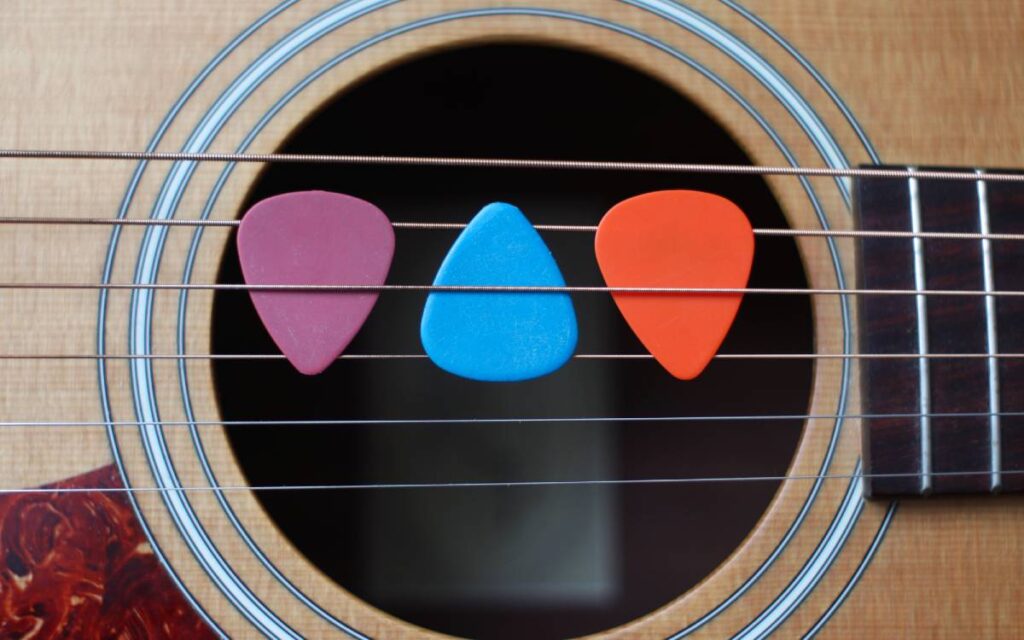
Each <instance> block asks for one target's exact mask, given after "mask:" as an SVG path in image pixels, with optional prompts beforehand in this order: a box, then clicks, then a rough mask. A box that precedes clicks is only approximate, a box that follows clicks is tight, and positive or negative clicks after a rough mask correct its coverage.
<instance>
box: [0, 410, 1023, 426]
mask: <svg viewBox="0 0 1024 640" xmlns="http://www.w3.org/2000/svg"><path fill="white" fill-rule="evenodd" d="M991 416H999V417H1001V418H1019V417H1024V411H965V412H953V413H943V412H928V413H860V414H857V413H847V414H834V413H831V414H830V413H826V414H771V413H768V414H738V415H706V416H592V417H588V416H575V417H573V416H568V417H549V418H523V417H518V418H367V419H361V418H346V419H308V420H296V419H291V420H274V419H260V420H192V421H189V420H160V421H154V422H142V421H135V420H111V421H102V420H91V421H90V420H56V421H54V420H48V421H33V420H11V421H5V422H0V429H6V428H12V429H13V428H58V429H62V428H78V427H87V428H92V427H102V428H107V427H193V426H195V427H282V426H288V427H292V426H302V427H332V426H333V427H345V426H388V425H392V426H393V425H485V424H517V425H524V424H574V423H590V422H595V423H608V422H625V423H641V424H642V423H665V422H753V421H766V422H775V421H796V420H800V421H817V420H837V419H839V418H843V419H845V420H889V419H920V418H989V417H991Z"/></svg>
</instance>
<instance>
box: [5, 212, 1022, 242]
mask: <svg viewBox="0 0 1024 640" xmlns="http://www.w3.org/2000/svg"><path fill="white" fill-rule="evenodd" d="M0 224H28V225H54V226H59V225H85V226H97V225H99V226H103V225H108V226H146V227H149V226H153V227H224V228H235V227H238V226H239V225H240V224H241V221H240V220H198V219H191V218H189V219H169V220H161V219H153V218H70V217H62V218H46V217H31V216H6V217H2V216H0ZM467 225H468V223H466V222H392V223H391V226H392V227H394V228H395V229H413V230H433V231H458V230H460V229H465V228H466V226H467ZM533 227H534V228H535V229H537V230H538V231H555V232H570V233H594V232H596V231H597V225H582V224H580V225H573V224H535V225H533ZM753 232H754V235H755V236H765V237H823V238H883V239H894V240H895V239H910V238H924V239H926V240H972V241H976V240H998V241H1024V233H991V232H985V233H973V232H967V231H922V232H917V233H915V232H913V231H896V230H893V231H878V230H870V231H868V230H865V231H860V230H856V229H849V230H845V229H776V228H756V229H754V230H753Z"/></svg>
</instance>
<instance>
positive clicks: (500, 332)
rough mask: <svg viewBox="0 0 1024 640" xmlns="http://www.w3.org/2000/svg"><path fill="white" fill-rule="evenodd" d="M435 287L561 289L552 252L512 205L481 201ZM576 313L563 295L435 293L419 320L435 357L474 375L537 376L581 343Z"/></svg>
mask: <svg viewBox="0 0 1024 640" xmlns="http://www.w3.org/2000/svg"><path fill="white" fill-rule="evenodd" d="M434 284H435V285H477V286H504V285H509V286H523V287H527V286H529V287H542V286H548V287H564V286H565V280H564V279H563V278H562V273H561V272H560V271H559V269H558V265H557V264H556V263H555V259H554V258H553V257H552V255H551V252H550V251H549V250H548V247H547V245H546V244H544V241H543V240H542V239H541V237H540V234H538V233H537V230H536V229H534V228H533V226H532V225H531V224H530V221H529V220H527V219H526V217H525V216H524V215H523V214H522V212H520V211H519V209H517V208H516V207H513V206H512V205H510V204H504V203H500V202H497V203H494V204H489V205H487V206H486V207H484V208H483V209H482V210H481V211H480V213H478V214H477V215H476V216H475V217H474V218H473V220H472V221H471V222H470V223H469V225H468V226H467V227H466V228H465V230H463V232H462V234H461V235H459V237H458V239H457V240H456V241H455V244H454V245H452V248H451V250H450V251H449V252H448V255H447V256H446V257H445V259H444V262H443V263H442V264H441V268H440V269H439V270H438V272H437V277H436V279H435V280H434ZM576 336H577V327H576V313H575V311H574V310H573V305H572V300H571V299H570V298H569V296H568V294H565V293H533V292H516V293H504V292H483V291H481V292H469V293H461V292H460V293H450V292H434V293H431V294H430V295H429V296H428V297H427V304H426V306H425V307H424V309H423V319H422V322H421V324H420V338H421V340H422V342H423V348H424V349H425V350H426V352H427V355H428V356H430V359H431V360H433V361H434V363H435V364H436V365H437V366H439V367H441V368H442V369H444V370H445V371H448V372H450V373H454V374H456V375H460V376H463V377H465V378H471V379H473V380H484V381H491V382H497V381H513V380H526V379H529V378H536V377H538V376H542V375H545V374H548V373H551V372H552V371H555V370H556V369H558V368H559V367H561V366H562V365H563V364H565V362H566V361H567V360H568V359H569V358H570V357H572V353H573V350H574V349H575V348H576Z"/></svg>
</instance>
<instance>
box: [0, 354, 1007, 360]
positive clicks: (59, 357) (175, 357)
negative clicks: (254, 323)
mask: <svg viewBox="0 0 1024 640" xmlns="http://www.w3.org/2000/svg"><path fill="white" fill-rule="evenodd" d="M572 357H573V358H574V359H577V360H653V359H654V356H652V355H651V354H649V353H577V354H574V355H573V356H572ZM712 358H713V359H715V360H910V359H913V360H916V359H918V358H927V359H930V360H960V359H964V360H968V359H978V360H988V359H993V358H994V359H1007V360H1015V359H1022V358H1024V353H926V354H924V355H922V354H919V353H718V354H715V355H714V356H712ZM336 359H337V360H426V359H428V356H427V354H425V353H344V354H341V355H339V356H338V357H337V358H336ZM0 360H90V361H92V360H286V357H285V356H284V354H281V353H138V354H130V353H94V354H89V353H4V354H0Z"/></svg>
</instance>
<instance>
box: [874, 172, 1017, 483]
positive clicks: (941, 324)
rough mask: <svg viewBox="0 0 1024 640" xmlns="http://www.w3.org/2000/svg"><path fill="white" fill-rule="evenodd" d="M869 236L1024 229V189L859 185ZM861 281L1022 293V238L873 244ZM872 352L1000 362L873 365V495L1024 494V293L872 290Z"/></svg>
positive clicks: (943, 183) (907, 182) (937, 183)
mask: <svg viewBox="0 0 1024 640" xmlns="http://www.w3.org/2000/svg"><path fill="white" fill-rule="evenodd" d="M854 204H855V206H854V209H855V214H856V217H857V221H858V225H859V227H860V228H861V229H863V230H878V231H887V230H896V231H914V232H967V233H994V234H998V233H1014V234H1024V186H1021V185H1020V184H1016V183H1004V182H984V181H978V182H965V181H953V180H917V179H885V180H880V179H870V178H869V179H860V180H858V182H857V187H856V196H855V203H854ZM859 257H860V260H859V264H860V273H859V274H858V279H859V287H860V288H863V289H909V290H916V291H927V290H936V289H959V290H970V291H1011V290H1022V289H1024V242H1022V241H1019V240H987V239H979V240H964V239H947V238H920V237H916V238H913V239H907V238H862V239H861V240H860V242H859ZM858 304H859V328H860V331H859V333H860V351H861V353H864V354H879V353H919V354H923V355H932V356H934V355H939V354H988V356H989V357H983V358H963V357H960V358H957V357H950V358H942V357H928V358H924V357H922V358H903V359H872V358H865V359H864V360H862V362H861V374H862V393H863V408H864V413H865V414H867V415H869V416H878V417H869V418H865V419H864V421H863V454H864V473H865V475H866V478H865V486H866V489H867V493H868V495H873V496H892V495H926V494H930V493H931V494H934V493H990V492H991V493H994V492H999V491H1020V490H1022V489H1024V475H1022V474H1021V473H1020V472H1022V471H1024V416H1021V415H1014V414H1018V413H1020V412H1024V361H1022V360H1021V359H1017V358H999V357H997V354H1019V353H1024V330H1021V328H1020V327H1019V323H1020V321H1021V319H1022V318H1024V298H1021V297H1011V296H982V295H978V296H948V295H947V296H942V295H919V296H888V295H865V296H860V298H859V301H858Z"/></svg>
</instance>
